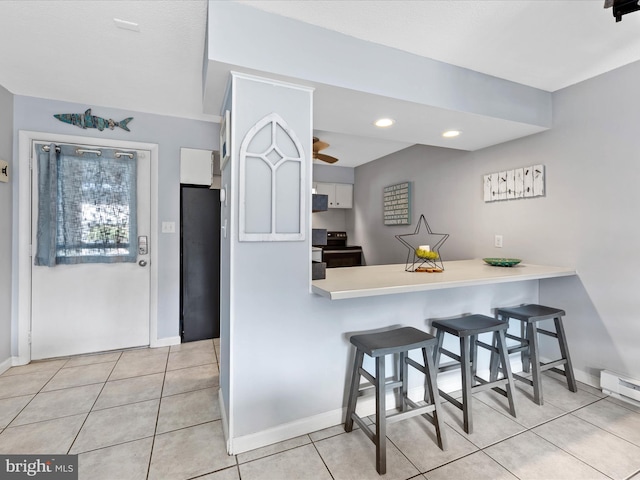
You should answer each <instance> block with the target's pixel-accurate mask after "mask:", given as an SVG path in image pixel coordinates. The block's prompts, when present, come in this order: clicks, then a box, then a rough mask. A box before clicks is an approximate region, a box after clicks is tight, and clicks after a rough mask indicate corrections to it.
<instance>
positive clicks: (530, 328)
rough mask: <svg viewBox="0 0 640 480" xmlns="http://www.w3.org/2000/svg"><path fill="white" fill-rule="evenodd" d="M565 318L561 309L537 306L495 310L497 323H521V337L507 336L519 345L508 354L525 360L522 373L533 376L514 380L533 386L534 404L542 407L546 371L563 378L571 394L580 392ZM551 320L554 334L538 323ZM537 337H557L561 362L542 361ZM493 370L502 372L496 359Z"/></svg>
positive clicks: (515, 375)
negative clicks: (562, 367)
mask: <svg viewBox="0 0 640 480" xmlns="http://www.w3.org/2000/svg"><path fill="white" fill-rule="evenodd" d="M564 315H565V311H564V310H560V309H559V308H553V307H546V306H544V305H535V304H529V305H522V306H520V307H513V308H499V309H497V310H496V317H497V318H498V319H502V320H503V321H505V322H509V319H511V318H514V319H516V320H519V321H520V322H522V323H521V324H520V336H517V335H512V334H507V338H509V339H511V340H516V341H517V342H518V344H517V345H515V346H512V347H509V349H508V350H509V353H515V352H520V354H521V358H522V369H523V371H524V373H530V375H527V376H524V375H518V374H515V373H514V374H513V376H514V377H515V378H516V379H517V380H520V381H523V382H526V383H528V384H529V385H532V386H533V400H534V402H536V403H537V404H538V405H542V404H543V403H544V399H543V396H542V377H541V374H542V372H544V371H546V370H552V371H554V372H557V373H560V374H562V375H564V376H565V377H566V379H567V386H568V387H569V390H571V391H572V392H576V391H577V390H578V387H577V385H576V379H575V376H574V373H573V367H572V366H571V357H570V356H569V346H568V345H567V337H566V335H565V333H564V327H563V326H562V317H563V316H564ZM550 319H553V321H554V324H555V328H556V331H555V332H551V331H549V330H544V329H542V328H539V327H538V325H537V324H538V322H541V321H542V320H550ZM538 333H541V334H543V335H547V336H550V337H554V338H556V339H557V340H558V346H559V347H560V356H561V357H560V358H559V359H558V360H554V361H551V362H547V363H543V362H542V361H540V349H539V342H538ZM560 365H564V370H561V369H559V368H558V367H559V366H560ZM491 370H492V372H497V371H498V370H499V366H498V365H497V364H496V359H495V358H494V359H492V365H491Z"/></svg>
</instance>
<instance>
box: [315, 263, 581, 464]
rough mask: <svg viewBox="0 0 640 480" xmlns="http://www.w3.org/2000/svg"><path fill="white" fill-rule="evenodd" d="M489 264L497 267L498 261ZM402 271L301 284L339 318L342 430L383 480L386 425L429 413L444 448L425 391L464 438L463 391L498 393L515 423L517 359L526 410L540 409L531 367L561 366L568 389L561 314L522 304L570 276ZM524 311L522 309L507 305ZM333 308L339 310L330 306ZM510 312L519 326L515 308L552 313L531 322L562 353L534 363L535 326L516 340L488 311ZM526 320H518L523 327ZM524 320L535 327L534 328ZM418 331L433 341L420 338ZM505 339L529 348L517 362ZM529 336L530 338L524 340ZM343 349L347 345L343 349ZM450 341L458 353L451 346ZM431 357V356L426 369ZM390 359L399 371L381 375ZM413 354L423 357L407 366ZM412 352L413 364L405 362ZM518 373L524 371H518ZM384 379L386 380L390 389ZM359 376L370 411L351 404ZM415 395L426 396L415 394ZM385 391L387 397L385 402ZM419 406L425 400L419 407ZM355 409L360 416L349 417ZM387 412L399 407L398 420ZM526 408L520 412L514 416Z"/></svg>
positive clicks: (466, 399)
mask: <svg viewBox="0 0 640 480" xmlns="http://www.w3.org/2000/svg"><path fill="white" fill-rule="evenodd" d="M518 262H519V260H518ZM494 263H495V262H494ZM497 263H503V264H504V263H507V262H506V260H505V259H503V261H500V262H497ZM408 267H409V265H403V264H400V265H398V264H395V265H374V266H362V267H351V268H337V269H329V270H327V272H326V278H324V279H322V280H316V281H313V282H312V286H311V288H312V292H313V293H315V294H317V295H320V296H322V297H325V298H326V299H330V303H331V304H335V306H336V308H335V309H334V310H335V311H336V317H341V320H342V321H341V322H337V323H336V324H335V325H334V327H335V329H336V331H335V335H337V336H341V337H342V339H343V342H345V343H344V344H343V345H345V347H346V348H347V349H348V350H350V351H352V352H353V357H352V358H353V366H352V370H351V372H352V373H351V375H350V376H349V375H348V374H347V372H345V374H346V375H345V378H346V379H349V378H350V380H351V386H350V393H349V396H348V399H347V403H346V404H347V410H346V414H345V415H346V417H345V420H344V421H345V430H346V431H347V432H349V431H351V428H352V426H353V422H354V421H356V422H357V423H358V425H359V426H360V428H361V429H363V431H365V433H366V434H367V436H368V437H369V439H370V440H372V441H373V443H374V444H375V446H376V469H377V471H378V473H379V474H384V473H386V468H387V467H386V433H385V432H386V422H387V418H388V419H391V420H393V421H397V420H400V419H403V418H406V417H409V416H413V415H417V414H421V413H423V412H425V411H427V412H431V416H429V419H430V421H431V423H432V424H433V426H434V427H435V431H434V434H435V438H436V442H435V443H436V444H437V446H438V447H440V448H442V449H443V450H446V448H447V446H446V439H445V438H444V435H443V436H441V431H442V429H443V425H444V423H443V420H442V415H443V413H442V410H441V406H440V404H439V400H438V396H437V394H436V396H435V400H433V399H434V393H433V392H434V391H435V392H438V391H440V395H441V396H442V397H443V399H444V400H446V401H448V402H451V403H452V404H453V405H455V406H456V407H458V408H459V409H461V410H462V411H463V414H462V415H457V416H456V418H458V419H459V418H460V417H462V427H463V429H464V431H465V432H466V433H472V431H473V426H472V413H471V412H472V407H471V403H472V393H473V392H475V391H480V390H482V391H484V390H488V389H490V388H493V389H494V390H498V391H500V392H502V393H503V395H505V397H506V398H507V399H508V407H507V408H506V411H505V413H507V412H508V413H509V414H510V415H512V416H514V417H515V416H516V405H515V403H516V402H515V401H514V392H515V390H514V377H513V376H512V373H511V371H516V372H520V371H521V370H522V363H521V361H522V360H521V358H524V356H525V355H526V358H529V357H530V358H531V362H532V371H533V374H532V377H531V380H528V379H526V378H525V377H522V376H519V377H518V378H519V379H522V380H525V381H527V382H528V381H531V385H533V387H534V397H535V401H536V403H538V404H542V393H541V384H542V380H541V378H540V369H548V368H552V366H553V365H560V364H565V363H566V367H567V370H565V371H568V373H567V379H568V386H569V389H570V390H572V391H576V385H575V380H574V376H573V370H572V368H571V363H570V359H569V356H568V353H567V342H566V340H565V336H564V330H563V329H562V326H561V325H562V323H561V322H562V320H561V318H560V316H562V315H564V314H565V312H564V311H563V310H561V309H556V308H548V307H538V306H536V305H531V304H537V303H538V302H539V282H540V281H545V280H546V279H554V278H558V277H569V276H573V275H575V274H576V272H575V270H573V269H571V268H566V267H556V266H544V265H531V264H520V263H518V264H516V265H511V266H508V267H504V266H502V267H501V266H492V265H489V264H487V263H485V262H484V260H482V259H473V260H459V261H451V262H447V263H446V264H445V265H444V270H441V269H437V270H436V271H431V272H426V271H414V270H415V264H413V265H411V268H408ZM337 300H339V301H337ZM525 303H526V304H530V305H529V306H527V307H523V308H519V307H517V306H518V305H522V304H525ZM341 306H344V308H340V307H341ZM514 306H515V307H516V308H515V309H511V310H506V311H510V312H511V311H513V312H515V313H513V314H512V317H513V318H520V319H524V317H519V316H518V315H520V312H521V310H523V309H524V310H526V311H529V310H532V309H533V310H535V312H538V313H534V314H533V315H540V313H539V312H547V313H548V311H549V312H553V315H545V316H543V317H541V320H542V319H544V320H546V319H551V321H555V322H556V323H555V325H556V329H555V332H557V333H555V334H554V335H555V336H556V338H557V339H558V342H559V345H560V349H561V352H562V355H561V357H560V358H559V359H558V360H554V361H553V362H549V363H548V364H547V363H540V361H539V358H540V351H539V347H538V340H537V335H538V334H537V333H536V330H535V327H532V326H531V325H529V326H528V327H527V333H526V335H525V334H524V333H520V335H517V334H515V335H514V333H516V332H513V333H512V334H508V333H507V331H508V330H509V328H510V327H509V322H507V323H506V324H505V322H503V321H501V320H498V319H495V318H493V312H494V311H496V310H498V311H499V312H504V311H505V310H503V309H505V308H507V307H514ZM533 310H532V311H533ZM500 314H501V315H504V314H503V313H500ZM385 316H386V317H387V322H386V325H385ZM503 318H504V317H503ZM528 318H534V317H527V319H528ZM349 319H351V320H352V321H351V322H350V321H349ZM527 319H524V324H525V326H526V324H527ZM534 322H535V323H537V320H534ZM514 323H518V326H516V325H513V327H516V328H518V330H519V326H520V322H514ZM344 327H347V328H346V330H347V331H343V332H340V331H338V329H340V328H344ZM531 328H533V330H532V329H531ZM428 331H431V333H432V334H433V335H437V336H436V337H434V336H431V335H429V334H428ZM539 331H540V332H541V333H542V332H546V330H539ZM445 333H446V334H447V335H445ZM481 337H482V340H481ZM505 337H509V338H510V339H512V340H520V341H521V342H523V343H522V344H521V345H525V344H526V345H530V346H528V347H526V348H527V352H526V354H525V353H523V354H522V356H521V355H520V354H519V353H518V354H517V355H514V356H513V357H510V356H509V352H510V351H511V350H510V349H509V348H510V347H509V346H508V344H507V342H506V341H505ZM529 338H532V339H534V340H531V341H529V340H528V339H529ZM347 341H349V343H351V344H352V345H348V343H347ZM457 343H459V345H456V344H457ZM463 345H464V347H463ZM518 345H520V344H518ZM479 347H482V348H479ZM524 348H525V347H524V346H523V347H522V348H519V349H518V348H514V349H513V352H514V353H516V352H521V351H522V350H523V349H524ZM431 352H433V355H434V361H433V362H431V354H432V353H431ZM456 352H457V353H456ZM469 352H471V353H470V355H469ZM490 352H494V353H495V354H496V356H495V358H499V360H497V362H499V363H500V366H498V363H495V366H494V363H493V358H494V357H493V356H492V357H491V359H490V358H489V354H490ZM395 353H397V354H399V357H398V359H399V363H396V360H395V358H394V359H393V361H392V362H391V363H390V364H389V367H390V368H391V370H392V371H393V370H396V371H395V372H394V373H392V372H388V371H387V370H385V368H386V367H385V363H386V360H385V358H384V357H387V356H389V354H395ZM420 353H421V354H422V356H423V358H416V355H418V354H420ZM412 354H413V355H414V358H411V356H412ZM491 355H493V353H491ZM348 356H349V357H351V356H350V355H348ZM418 356H419V355H418ZM441 356H447V357H448V358H447V359H446V360H444V362H443V363H444V364H445V365H444V366H442V368H439V366H440V365H442V364H441V363H440V358H441ZM394 357H395V355H394ZM407 357H408V358H407ZM553 358H554V359H555V358H556V357H553ZM450 359H455V362H453V364H452V363H447V361H449V360H450ZM547 361H548V360H547ZM434 364H435V365H434ZM409 365H411V366H413V367H414V368H415V369H417V370H418V371H419V372H422V373H423V374H424V375H425V377H424V378H425V380H424V381H423V380H422V378H420V379H418V378H416V377H421V375H414V377H413V379H411V378H410V377H409V375H410V374H409V369H408V366H409ZM490 365H491V371H489V366H490ZM543 365H544V366H543ZM547 365H548V367H547ZM400 366H401V368H400ZM454 367H455V369H454V370H452V368H454ZM499 368H500V369H501V370H500V371H502V372H503V373H504V375H503V376H502V375H498V373H497V372H498V369H499ZM526 370H527V371H529V369H528V367H527V369H526ZM390 373H391V375H392V376H391V378H392V379H393V380H391V382H389V374H390ZM439 373H441V375H439ZM460 374H462V378H460ZM362 377H365V378H366V379H367V380H368V381H369V382H370V384H371V385H372V386H373V390H374V392H373V393H374V394H375V395H374V397H375V404H372V402H371V400H373V399H371V400H369V402H368V403H367V404H365V405H364V406H363V405H362V404H363V403H364V402H362V401H361V402H358V397H359V396H361V394H362V393H363V392H364V391H367V390H368V391H370V390H371V389H370V388H368V387H366V385H365V387H363V386H362V384H361V383H360V382H361V378H362ZM480 379H482V381H480ZM416 380H419V382H416ZM399 385H400V386H401V388H400V390H399V393H398V394H397V395H399V397H398V396H395V394H393V387H394V386H395V387H397V386H399ZM500 386H502V387H504V388H500ZM425 389H427V392H430V393H427V392H425ZM459 389H462V398H461V399H456V398H454V397H453V396H449V392H452V391H454V390H459ZM389 393H392V395H391V396H389ZM492 393H495V392H492ZM387 397H388V398H387ZM398 398H399V400H398ZM423 398H424V400H425V402H421V403H419V402H420V400H421V399H423ZM430 399H431V400H430ZM398 402H399V403H398ZM358 407H359V408H360V410H361V412H360V413H357V408H358ZM389 407H390V408H391V410H389ZM394 407H399V408H400V413H398V412H397V411H396V410H395V408H394ZM528 407H529V406H528V405H520V407H519V408H524V409H527V408H528ZM374 409H375V418H376V421H375V422H376V423H375V427H373V426H372V427H369V426H368V425H366V424H365V423H363V421H362V418H364V416H365V415H369V414H371V413H373V412H374ZM412 410H413V411H412ZM380 432H382V433H380Z"/></svg>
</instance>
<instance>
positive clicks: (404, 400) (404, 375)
mask: <svg viewBox="0 0 640 480" xmlns="http://www.w3.org/2000/svg"><path fill="white" fill-rule="evenodd" d="M350 341H351V343H352V344H353V345H354V346H355V347H356V355H355V360H354V362H353V373H352V376H351V387H350V391H349V398H348V400H347V414H346V420H345V423H344V429H345V431H347V432H350V431H351V430H352V429H353V422H354V420H355V422H356V423H357V424H358V425H359V426H360V428H361V429H362V431H363V432H364V433H366V435H367V436H368V437H369V439H371V441H373V443H375V445H376V470H377V471H378V473H379V474H380V475H383V474H384V473H386V471H387V459H386V457H387V452H386V435H387V423H391V422H395V421H398V420H404V419H405V418H408V417H413V416H415V415H422V416H423V417H425V418H426V419H427V420H429V421H430V422H431V423H432V424H433V425H434V426H435V430H436V437H437V441H438V446H439V447H440V448H441V449H442V450H445V449H446V440H445V437H444V431H443V424H442V420H441V418H442V412H441V407H440V398H439V396H438V389H437V386H436V375H435V369H434V366H433V358H432V356H431V355H432V354H431V352H427V349H431V348H433V347H434V346H435V343H436V339H435V337H433V336H432V335H429V334H428V333H426V332H423V331H421V330H418V329H416V328H413V327H401V328H396V329H394V330H389V331H386V332H378V333H368V334H361V335H353V336H352V337H351V338H350ZM418 348H421V349H422V356H423V359H424V365H421V364H420V363H418V362H416V361H415V360H413V359H411V358H409V355H408V354H409V351H410V350H414V349H418ZM396 353H398V354H399V356H400V368H399V371H398V377H399V378H398V380H395V379H393V380H392V381H390V382H387V380H386V376H385V375H386V374H385V355H390V354H396ZM365 354H367V355H369V356H370V357H372V358H374V359H375V375H372V374H370V373H369V372H368V371H366V370H365V369H364V368H362V362H363V360H364V355H365ZM409 365H411V366H412V367H414V368H415V369H417V370H419V371H420V372H422V373H423V374H424V375H425V377H426V381H425V383H426V386H425V402H426V405H422V404H418V403H416V402H414V401H413V400H411V399H410V398H408V396H407V388H408V387H407V382H408V376H409ZM360 376H363V377H365V378H366V379H367V380H368V381H369V382H370V385H366V384H365V385H362V386H361V385H360ZM398 387H400V388H401V391H400V393H401V395H400V398H401V401H400V413H391V414H388V413H387V410H386V406H385V395H386V391H387V390H389V389H394V388H398ZM371 390H373V391H374V392H375V395H376V431H375V433H374V432H373V431H372V430H371V428H370V427H369V426H368V425H366V424H365V423H364V422H363V420H362V418H360V416H358V414H357V413H356V401H357V399H358V396H359V395H360V394H361V393H363V392H366V391H371Z"/></svg>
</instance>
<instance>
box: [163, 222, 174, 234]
mask: <svg viewBox="0 0 640 480" xmlns="http://www.w3.org/2000/svg"><path fill="white" fill-rule="evenodd" d="M162 233H176V222H162Z"/></svg>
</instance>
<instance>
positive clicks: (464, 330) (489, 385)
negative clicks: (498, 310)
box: [431, 315, 516, 433]
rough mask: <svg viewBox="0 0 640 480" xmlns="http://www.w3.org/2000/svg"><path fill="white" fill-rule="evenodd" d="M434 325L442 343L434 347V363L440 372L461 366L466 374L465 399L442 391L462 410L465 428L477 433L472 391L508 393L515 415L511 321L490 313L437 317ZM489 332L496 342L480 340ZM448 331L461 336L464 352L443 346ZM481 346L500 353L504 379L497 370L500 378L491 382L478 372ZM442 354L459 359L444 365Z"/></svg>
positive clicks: (444, 396) (463, 382) (463, 393)
mask: <svg viewBox="0 0 640 480" xmlns="http://www.w3.org/2000/svg"><path fill="white" fill-rule="evenodd" d="M431 325H432V326H433V327H434V328H435V329H436V331H437V333H436V339H437V341H438V345H437V348H435V349H434V365H435V367H436V369H437V371H438V372H445V371H448V370H452V369H455V368H458V367H459V368H460V370H461V373H462V402H460V401H458V400H457V399H455V398H453V397H452V396H451V395H449V394H448V393H445V392H443V391H442V390H440V395H441V396H442V398H444V399H446V400H448V401H449V402H450V403H452V404H453V405H455V406H456V407H458V408H459V409H460V410H462V413H463V422H464V431H465V432H467V433H472V432H473V418H472V414H471V399H472V397H471V394H472V393H474V392H479V391H482V390H488V389H492V390H495V391H497V392H499V393H501V394H502V395H504V396H506V397H507V399H508V400H509V412H510V413H511V415H513V416H514V417H515V416H516V406H515V403H514V400H513V389H514V388H515V387H514V380H513V376H512V375H511V366H510V365H509V358H508V356H507V344H506V341H505V332H506V330H507V328H508V326H509V324H508V323H506V322H501V321H499V320H496V319H495V318H491V317H488V316H486V315H467V316H464V317H458V318H453V319H449V320H434V321H433V322H432V323H431ZM489 332H493V345H489V344H487V343H485V342H482V341H480V340H478V335H480V334H481V333H489ZM445 333H448V334H451V335H455V336H457V337H458V338H459V339H460V355H457V354H456V353H454V352H451V351H450V350H447V349H445V348H443V346H442V344H443V341H444V334H445ZM478 347H482V348H485V349H487V350H490V351H491V352H492V354H495V355H497V358H499V360H500V364H501V365H502V369H501V371H502V372H503V374H504V376H503V378H500V379H498V378H497V371H496V378H490V379H489V381H487V380H485V379H483V378H481V377H479V376H478V375H477V363H478ZM441 355H446V356H447V357H450V358H452V359H454V360H455V362H450V363H447V364H445V365H440V357H441ZM492 377H493V375H492ZM501 386H504V388H501Z"/></svg>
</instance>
